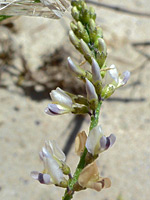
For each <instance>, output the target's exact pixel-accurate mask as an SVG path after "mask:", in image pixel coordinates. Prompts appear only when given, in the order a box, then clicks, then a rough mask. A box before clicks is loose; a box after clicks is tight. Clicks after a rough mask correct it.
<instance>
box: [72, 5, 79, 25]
mask: <svg viewBox="0 0 150 200" xmlns="http://www.w3.org/2000/svg"><path fill="white" fill-rule="evenodd" d="M71 13H72V17H73V18H74V19H75V20H76V21H79V19H80V12H79V11H78V9H77V7H76V6H74V7H72V9H71Z"/></svg>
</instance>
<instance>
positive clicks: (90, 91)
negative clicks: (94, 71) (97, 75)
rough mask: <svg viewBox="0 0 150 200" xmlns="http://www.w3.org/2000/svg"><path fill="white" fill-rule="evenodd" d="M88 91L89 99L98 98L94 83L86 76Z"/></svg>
mask: <svg viewBox="0 0 150 200" xmlns="http://www.w3.org/2000/svg"><path fill="white" fill-rule="evenodd" d="M85 80H86V93H87V99H88V101H91V100H93V99H98V97H97V94H96V91H95V87H94V85H93V84H92V83H91V82H90V81H89V80H88V79H87V78H86V79H85Z"/></svg>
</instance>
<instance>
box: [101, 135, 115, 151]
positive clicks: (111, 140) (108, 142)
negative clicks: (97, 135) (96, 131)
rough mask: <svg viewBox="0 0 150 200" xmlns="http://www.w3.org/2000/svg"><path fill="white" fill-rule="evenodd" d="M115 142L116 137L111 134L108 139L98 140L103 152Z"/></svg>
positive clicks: (103, 137)
mask: <svg viewBox="0 0 150 200" xmlns="http://www.w3.org/2000/svg"><path fill="white" fill-rule="evenodd" d="M115 141H116V136H115V135H114V134H111V135H110V136H109V137H105V136H102V137H101V139H100V150H101V151H105V150H106V149H108V148H110V147H111V146H112V145H113V144H114V143H115Z"/></svg>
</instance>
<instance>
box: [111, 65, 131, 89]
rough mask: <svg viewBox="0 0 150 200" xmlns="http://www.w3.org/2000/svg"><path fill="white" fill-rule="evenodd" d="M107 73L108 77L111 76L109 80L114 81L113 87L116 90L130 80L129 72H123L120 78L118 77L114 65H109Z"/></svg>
mask: <svg viewBox="0 0 150 200" xmlns="http://www.w3.org/2000/svg"><path fill="white" fill-rule="evenodd" d="M108 72H109V75H110V76H111V78H112V79H114V81H115V84H114V85H115V86H116V88H119V87H121V86H123V85H125V84H126V83H127V81H128V79H129V78H130V72H129V71H125V72H123V74H122V75H121V76H119V74H118V71H117V68H116V66H115V65H111V66H110V70H109V71H108Z"/></svg>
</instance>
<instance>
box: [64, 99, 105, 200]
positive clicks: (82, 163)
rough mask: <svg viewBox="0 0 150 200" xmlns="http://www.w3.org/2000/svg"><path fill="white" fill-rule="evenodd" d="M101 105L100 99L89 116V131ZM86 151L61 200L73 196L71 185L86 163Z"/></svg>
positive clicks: (94, 123) (95, 122) (68, 199)
mask: <svg viewBox="0 0 150 200" xmlns="http://www.w3.org/2000/svg"><path fill="white" fill-rule="evenodd" d="M101 105H102V101H99V103H98V105H97V108H96V110H95V113H94V114H93V115H92V116H91V124H90V128H89V131H91V130H92V129H93V128H94V127H96V126H97V124H98V120H99V113H100V108H101ZM87 152H88V151H87V149H86V148H85V149H84V152H83V154H82V156H81V157H80V161H79V163H78V166H77V168H76V171H75V173H74V175H73V178H72V179H71V180H70V181H69V184H68V189H67V190H66V191H65V194H64V196H63V198H62V199H63V200H70V199H72V198H73V193H74V190H73V187H74V185H75V183H76V182H77V181H78V177H79V175H80V173H81V171H82V169H83V168H84V167H85V165H86V163H85V157H86V154H87Z"/></svg>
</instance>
